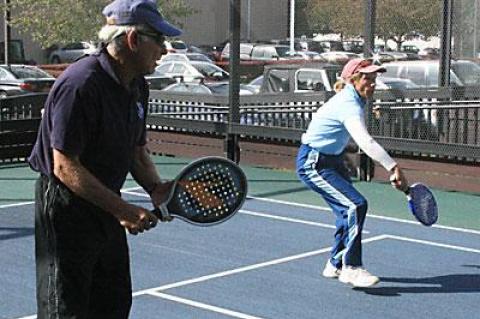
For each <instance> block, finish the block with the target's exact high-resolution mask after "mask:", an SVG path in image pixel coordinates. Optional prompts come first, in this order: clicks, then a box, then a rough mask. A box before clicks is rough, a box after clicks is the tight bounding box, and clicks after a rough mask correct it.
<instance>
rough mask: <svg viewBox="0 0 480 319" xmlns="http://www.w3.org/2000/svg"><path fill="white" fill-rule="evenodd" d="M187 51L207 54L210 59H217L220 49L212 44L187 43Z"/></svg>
mask: <svg viewBox="0 0 480 319" xmlns="http://www.w3.org/2000/svg"><path fill="white" fill-rule="evenodd" d="M187 53H200V54H203V55H205V56H207V57H208V58H209V59H210V60H212V61H217V60H219V59H220V54H221V53H222V50H221V49H219V48H218V47H216V46H214V45H200V46H195V45H188V46H187Z"/></svg>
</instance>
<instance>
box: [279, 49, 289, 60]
mask: <svg viewBox="0 0 480 319" xmlns="http://www.w3.org/2000/svg"><path fill="white" fill-rule="evenodd" d="M276 49H277V53H278V56H279V57H280V58H286V57H289V56H290V55H289V54H288V53H289V52H290V48H289V47H277V48H276Z"/></svg>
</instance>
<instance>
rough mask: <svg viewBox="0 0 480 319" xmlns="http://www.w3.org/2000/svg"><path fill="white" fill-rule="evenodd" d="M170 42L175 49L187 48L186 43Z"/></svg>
mask: <svg viewBox="0 0 480 319" xmlns="http://www.w3.org/2000/svg"><path fill="white" fill-rule="evenodd" d="M171 44H172V48H174V49H177V50H185V49H186V48H187V45H186V44H185V43H184V42H181V41H172V42H171Z"/></svg>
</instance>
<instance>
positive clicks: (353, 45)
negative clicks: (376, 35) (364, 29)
mask: <svg viewBox="0 0 480 319" xmlns="http://www.w3.org/2000/svg"><path fill="white" fill-rule="evenodd" d="M342 44H343V48H344V49H345V51H347V52H352V53H357V54H360V53H363V45H364V43H363V40H346V41H343V42H342Z"/></svg>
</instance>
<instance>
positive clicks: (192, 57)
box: [158, 53, 213, 64]
mask: <svg viewBox="0 0 480 319" xmlns="http://www.w3.org/2000/svg"><path fill="white" fill-rule="evenodd" d="M168 61H184V62H190V61H203V62H208V63H213V61H212V60H211V59H210V58H209V57H207V56H206V55H205V54H201V53H168V54H166V55H164V56H162V58H161V59H160V61H158V63H159V64H160V63H162V62H168Z"/></svg>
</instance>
